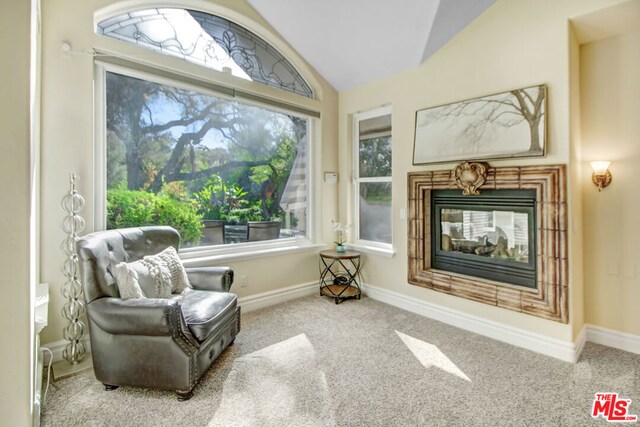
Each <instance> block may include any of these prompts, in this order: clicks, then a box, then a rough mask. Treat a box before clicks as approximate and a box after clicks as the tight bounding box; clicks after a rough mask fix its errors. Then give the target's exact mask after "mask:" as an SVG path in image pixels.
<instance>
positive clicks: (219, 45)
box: [96, 8, 313, 98]
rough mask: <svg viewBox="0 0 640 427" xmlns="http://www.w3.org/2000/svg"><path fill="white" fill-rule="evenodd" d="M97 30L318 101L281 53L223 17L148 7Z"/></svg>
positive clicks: (103, 24) (107, 21)
mask: <svg viewBox="0 0 640 427" xmlns="http://www.w3.org/2000/svg"><path fill="white" fill-rule="evenodd" d="M96 32H97V33H98V34H102V35H105V36H107V37H112V38H115V39H118V40H123V41H126V42H129V43H135V44H137V45H139V46H143V47H145V48H147V49H152V50H155V51H158V52H161V53H164V54H167V55H171V56H176V57H179V58H182V59H184V60H186V61H189V62H192V63H195V64H199V65H202V66H205V67H208V68H212V69H215V70H218V71H222V72H228V73H230V74H232V75H234V76H236V77H239V78H243V79H247V80H252V81H255V82H258V83H262V84H265V85H267V86H272V87H276V88H279V89H283V90H286V91H289V92H293V93H296V94H298V95H302V96H305V97H307V98H313V92H312V90H311V88H310V87H309V85H308V84H307V83H306V82H305V81H304V79H303V78H302V76H301V75H300V74H299V73H298V72H297V71H296V69H295V68H294V67H293V66H292V65H291V63H290V62H289V61H288V60H287V59H286V58H285V57H284V56H282V54H280V52H278V51H277V50H276V49H275V48H274V47H273V46H271V45H270V44H269V43H267V42H266V41H265V40H263V39H262V38H261V37H259V36H257V35H256V34H254V33H253V32H251V31H249V30H247V29H246V28H243V27H241V26H239V25H237V24H235V23H233V22H231V21H228V20H226V19H224V18H221V17H219V16H215V15H211V14H208V13H204V12H198V11H193V10H187V9H173V8H158V9H146V10H140V11H135V12H128V13H124V14H122V15H118V16H115V17H113V18H109V19H106V20H104V21H101V22H99V23H98V24H97V28H96Z"/></svg>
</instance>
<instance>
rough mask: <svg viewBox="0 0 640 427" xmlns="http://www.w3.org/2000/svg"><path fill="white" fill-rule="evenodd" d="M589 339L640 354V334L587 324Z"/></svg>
mask: <svg viewBox="0 0 640 427" xmlns="http://www.w3.org/2000/svg"><path fill="white" fill-rule="evenodd" d="M585 329H586V330H587V340H588V341H590V342H593V343H596V344H602V345H606V346H607V347H613V348H617V349H618V350H624V351H628V352H631V353H636V354H640V336H638V335H633V334H629V333H626V332H619V331H616V330H613V329H608V328H603V327H601V326H595V325H587V326H586V328H585Z"/></svg>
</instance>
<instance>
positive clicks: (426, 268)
mask: <svg viewBox="0 0 640 427" xmlns="http://www.w3.org/2000/svg"><path fill="white" fill-rule="evenodd" d="M565 175H566V172H565V166H563V165H543V166H523V167H497V168H489V171H488V173H487V179H486V182H485V183H484V184H483V185H482V186H481V187H480V191H481V192H482V190H485V189H486V190H489V189H498V190H500V189H505V190H507V189H508V190H517V189H534V190H535V191H536V212H537V224H536V226H535V227H536V230H535V232H536V239H537V254H536V257H537V258H536V260H537V289H526V288H521V287H518V286H513V285H510V284H507V283H500V282H495V281H492V280H487V279H482V278H478V277H472V276H467V275H462V274H458V273H452V272H448V271H442V270H436V269H432V268H431V231H430V230H431V222H430V220H431V218H430V215H431V206H430V204H431V190H456V189H457V188H458V187H457V186H456V183H455V177H454V172H453V171H452V170H442V171H431V172H411V173H409V174H408V185H409V187H408V198H409V200H408V210H409V224H408V230H409V236H408V237H409V238H408V244H409V247H408V254H409V277H408V281H409V283H411V284H413V285H417V286H422V287H425V288H429V289H431V290H434V291H438V292H444V293H447V294H450V295H454V296H457V297H461V298H467V299H471V300H474V301H479V302H482V303H485V304H490V305H495V306H498V307H502V308H505V309H508V310H514V311H518V312H522V313H526V314H530V315H533V316H538V317H542V318H545V319H550V320H555V321H558V322H562V323H567V322H568V319H569V312H568V301H567V299H568V284H569V280H568V259H567V253H568V250H567V192H566V176H565Z"/></svg>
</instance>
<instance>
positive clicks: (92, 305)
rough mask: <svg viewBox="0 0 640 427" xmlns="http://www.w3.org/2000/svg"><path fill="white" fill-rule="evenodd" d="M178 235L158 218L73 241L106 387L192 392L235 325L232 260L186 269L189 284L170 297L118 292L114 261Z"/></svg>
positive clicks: (183, 395)
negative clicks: (145, 224) (128, 295)
mask: <svg viewBox="0 0 640 427" xmlns="http://www.w3.org/2000/svg"><path fill="white" fill-rule="evenodd" d="M179 243H180V235H179V234H178V232H177V231H176V230H174V229H173V228H171V227H161V226H157V227H156V226H154V227H140V228H126V229H120V230H107V231H101V232H96V233H92V234H88V235H86V236H84V237H82V238H80V239H79V240H78V242H77V245H76V247H77V249H78V254H79V259H80V277H81V279H82V285H83V289H84V295H85V298H86V301H87V318H88V321H89V333H90V340H91V354H92V357H93V369H94V372H95V376H96V378H97V379H98V380H99V381H100V382H102V383H103V384H104V385H105V388H106V389H107V390H113V389H116V388H117V387H118V386H139V387H150V388H159V389H165V390H173V391H175V392H176V393H177V394H178V398H179V399H180V400H186V399H189V398H190V397H191V396H192V394H193V389H194V387H195V386H196V384H197V382H198V380H199V379H200V377H202V375H203V374H204V373H205V372H206V371H207V369H209V367H210V366H211V364H212V363H213V361H214V360H215V359H216V358H217V357H218V356H219V355H220V354H221V353H222V352H223V351H224V349H225V348H227V346H229V345H231V344H232V343H233V341H234V339H235V337H236V335H237V334H238V332H239V331H240V307H239V306H238V304H237V299H236V295H235V294H232V293H229V289H230V288H231V284H232V282H233V270H231V269H230V268H229V267H202V268H188V269H186V270H187V274H188V276H189V281H190V282H191V285H192V286H193V290H191V291H188V292H185V293H184V294H182V295H175V296H174V297H173V298H171V299H161V298H148V299H121V298H120V295H119V293H118V287H117V284H116V280H115V277H114V275H113V274H112V272H113V270H114V267H115V265H116V264H118V263H120V262H122V261H126V262H133V261H136V260H138V259H141V258H142V257H144V256H145V255H153V254H156V253H158V252H161V251H162V250H164V249H165V248H167V247H168V246H170V245H171V246H174V247H175V248H176V249H178V245H179Z"/></svg>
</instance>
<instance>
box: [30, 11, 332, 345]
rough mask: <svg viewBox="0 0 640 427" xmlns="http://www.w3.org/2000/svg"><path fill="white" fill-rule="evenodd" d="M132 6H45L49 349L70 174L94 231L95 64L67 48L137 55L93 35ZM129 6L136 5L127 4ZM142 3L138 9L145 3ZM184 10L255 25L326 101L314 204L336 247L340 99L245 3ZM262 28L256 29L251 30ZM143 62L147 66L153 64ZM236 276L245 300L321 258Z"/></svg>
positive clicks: (292, 259)
mask: <svg viewBox="0 0 640 427" xmlns="http://www.w3.org/2000/svg"><path fill="white" fill-rule="evenodd" d="M126 3H127V2H115V1H113V0H96V1H91V2H89V1H81V2H79V1H76V0H47V1H46V2H43V69H44V73H43V89H42V90H43V117H42V125H43V129H42V134H43V144H42V158H43V166H42V180H41V181H42V200H41V204H42V215H41V228H42V233H41V237H42V243H41V250H40V254H41V263H40V265H41V281H43V282H49V284H50V294H51V302H50V306H49V326H48V327H47V328H46V329H45V330H44V331H43V337H42V341H43V342H44V343H51V342H54V341H58V340H60V339H62V328H63V327H64V319H63V318H62V317H61V316H60V315H59V313H60V309H61V307H62V305H63V304H64V300H63V298H62V297H61V296H60V286H61V285H62V283H63V279H64V278H63V276H62V274H61V272H60V266H61V264H62V262H63V257H62V255H61V253H60V250H59V244H60V242H61V241H62V239H63V238H64V235H63V232H62V231H61V228H60V224H61V221H62V218H63V216H64V213H63V211H62V210H61V208H60V203H59V201H60V198H61V197H62V196H63V195H64V194H65V193H66V191H67V189H68V188H67V186H68V174H69V172H70V171H76V172H77V173H78V174H79V176H80V179H81V180H80V185H79V190H80V191H81V193H82V194H83V195H84V196H85V198H86V200H87V207H86V208H85V210H84V211H83V212H82V215H83V216H84V218H85V219H86V220H87V228H86V229H85V232H90V231H92V230H93V229H94V224H93V222H94V221H93V216H94V211H93V206H94V203H95V198H94V196H93V193H94V192H93V185H94V183H93V164H94V163H93V162H94V160H93V155H94V128H93V123H94V119H93V108H94V103H93V86H92V85H93V78H94V71H93V63H94V59H93V57H92V56H90V55H87V54H83V53H74V54H72V55H65V54H64V53H63V52H62V49H61V43H62V42H63V41H66V42H68V43H70V44H71V46H72V49H73V51H74V52H86V51H88V50H90V49H92V48H100V49H103V50H107V51H114V50H118V51H119V52H122V53H124V54H127V55H132V56H135V55H136V52H137V51H136V50H135V48H134V47H131V46H121V45H124V44H123V43H121V42H117V41H115V40H110V39H107V38H105V37H98V36H96V35H95V34H94V32H93V22H94V19H93V14H94V12H96V11H97V10H101V9H102V8H105V7H107V8H111V9H112V10H114V8H116V7H118V6H119V5H121V4H126ZM128 3H129V4H131V3H130V2H128ZM141 3H142V2H136V4H141ZM148 3H149V4H153V5H156V6H157V5H158V4H162V3H165V4H175V2H169V1H162V0H161V1H153V2H152V1H148ZM182 4H183V5H184V6H187V4H188V5H190V6H191V7H195V8H199V9H202V10H208V11H211V12H213V13H216V12H218V13H221V14H226V15H227V16H229V17H231V18H233V19H234V20H237V21H238V22H239V23H240V24H245V25H247V26H250V27H251V28H252V29H253V30H254V31H255V32H257V33H258V34H260V35H262V36H263V37H265V38H266V39H267V40H269V41H270V42H272V43H274V44H275V45H276V46H277V47H278V48H280V49H282V51H283V52H284V53H285V55H287V56H288V57H289V59H293V61H292V62H294V64H295V65H296V66H297V67H298V68H299V69H301V71H302V72H303V75H304V76H305V77H306V78H308V79H309V80H310V82H311V83H312V86H314V87H313V89H314V90H315V91H316V92H317V93H318V94H319V96H320V97H321V101H322V111H321V114H322V125H321V127H320V128H319V129H316V131H315V135H316V136H317V137H318V138H316V141H317V142H319V143H320V146H319V148H318V150H317V152H316V153H315V154H317V156H318V157H319V159H318V161H317V163H316V165H315V166H316V172H317V173H316V174H315V175H314V178H315V184H316V185H317V188H318V194H319V198H318V200H316V202H317V203H316V210H315V213H316V215H315V217H316V222H315V226H316V228H317V229H319V230H320V233H319V236H320V239H319V240H320V241H326V242H330V241H331V240H333V233H332V232H331V220H332V219H334V218H336V216H337V207H336V203H337V187H336V186H335V185H334V186H331V185H325V184H323V183H322V182H321V179H320V177H321V172H322V171H324V170H336V169H337V143H336V139H337V138H336V134H337V93H336V92H335V91H334V90H333V89H332V88H331V87H330V86H329V85H328V84H327V83H326V82H325V81H324V80H323V79H322V78H321V77H320V76H319V75H317V74H316V73H315V72H314V71H313V70H312V69H311V67H309V66H308V65H307V64H306V63H304V62H303V61H301V60H300V59H296V54H295V53H293V50H292V49H291V48H290V47H289V46H288V45H287V44H286V42H284V41H283V40H281V39H280V38H279V37H278V36H276V35H275V32H274V31H273V30H272V29H271V28H270V27H269V26H268V24H266V22H264V21H263V20H262V18H261V17H260V16H259V15H257V14H256V13H255V12H254V11H253V10H252V9H251V8H250V7H249V6H248V4H247V3H246V2H245V1H232V0H218V1H205V0H190V1H189V2H183V3H182ZM253 22H255V23H257V26H254V25H252V23H253ZM142 60H145V61H149V57H143V58H142ZM153 61H155V62H156V63H158V65H161V66H166V67H173V66H175V65H176V64H178V66H184V67H187V68H188V69H189V71H190V72H191V71H193V72H194V73H195V74H197V75H199V76H201V77H203V78H218V79H219V80H220V81H223V82H224V79H228V78H229V77H228V76H224V75H222V76H217V77H215V76H214V77H212V76H213V75H214V74H215V73H211V72H208V71H206V70H201V69H200V67H197V66H194V65H190V64H186V65H185V64H184V63H183V62H181V61H179V60H177V59H174V58H169V57H167V58H160V59H153ZM262 90H263V92H264V93H265V94H274V93H275V92H274V91H275V89H272V88H266V87H265V88H264V89H262ZM225 265H230V266H232V267H233V268H234V269H235V272H236V275H237V276H243V275H244V276H247V278H248V283H249V286H248V287H247V288H239V287H237V286H236V287H235V289H234V290H235V291H236V292H237V293H238V295H239V296H247V295H251V294H255V293H260V292H265V291H270V290H274V289H277V288H282V287H286V286H292V285H297V284H301V283H307V282H310V281H313V280H317V254H316V253H315V252H305V253H300V254H289V255H283V256H279V257H269V258H261V259H255V260H246V261H241V262H233V263H225Z"/></svg>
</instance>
